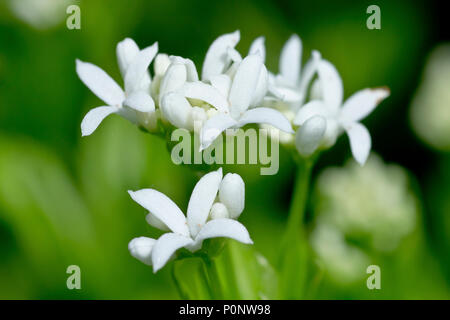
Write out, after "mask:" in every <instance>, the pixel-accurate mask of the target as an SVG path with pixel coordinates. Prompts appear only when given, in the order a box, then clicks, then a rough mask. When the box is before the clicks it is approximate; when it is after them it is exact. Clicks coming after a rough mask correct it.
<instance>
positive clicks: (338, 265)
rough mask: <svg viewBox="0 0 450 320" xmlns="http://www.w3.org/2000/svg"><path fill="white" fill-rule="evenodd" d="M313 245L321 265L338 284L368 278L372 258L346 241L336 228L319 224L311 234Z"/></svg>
mask: <svg viewBox="0 0 450 320" xmlns="http://www.w3.org/2000/svg"><path fill="white" fill-rule="evenodd" d="M311 245H312V247H313V249H314V251H315V253H316V255H317V258H318V259H319V261H318V262H319V265H320V266H321V267H322V268H323V269H325V270H326V272H327V273H328V274H329V275H330V277H331V279H333V280H335V281H336V282H338V283H351V282H354V281H358V280H360V279H362V278H363V277H365V276H366V268H367V266H368V265H369V264H370V258H369V257H368V256H367V255H366V254H365V253H364V252H363V251H362V250H360V249H358V248H357V247H356V246H354V245H351V244H349V243H347V242H346V241H345V237H344V235H343V234H342V232H341V231H340V230H339V229H337V228H336V227H335V226H333V225H330V224H327V223H319V224H318V226H317V227H316V228H315V229H314V231H313V232H312V234H311Z"/></svg>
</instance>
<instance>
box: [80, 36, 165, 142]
mask: <svg viewBox="0 0 450 320" xmlns="http://www.w3.org/2000/svg"><path fill="white" fill-rule="evenodd" d="M116 51H117V59H118V64H119V68H120V72H121V73H122V76H123V78H124V84H125V90H122V88H121V87H120V86H119V85H118V84H117V83H116V82H115V81H114V80H113V79H112V78H111V77H110V76H109V75H108V74H107V73H106V72H105V71H103V70H102V69H100V68H99V67H97V66H96V65H93V64H91V63H88V62H82V61H80V60H78V59H77V60H76V71H77V74H78V76H79V77H80V79H81V81H83V83H84V84H85V85H86V86H87V87H88V88H89V89H90V90H91V91H92V92H93V93H94V94H95V95H96V96H97V97H99V98H100V99H101V100H103V101H104V102H105V103H106V105H105V106H101V107H97V108H94V109H92V110H91V111H89V112H88V113H87V114H86V116H85V117H84V119H83V121H82V123H81V132H82V135H83V136H88V135H90V134H92V133H93V132H94V131H95V130H96V129H97V127H98V126H99V125H100V123H101V122H102V121H103V119H105V118H106V117H107V116H109V115H110V114H113V113H115V114H119V115H121V116H123V117H124V118H126V119H128V120H130V121H131V122H133V123H135V124H137V125H139V126H142V127H144V128H145V129H147V130H149V131H151V130H154V128H155V126H156V119H155V103H154V102H153V99H152V97H151V96H150V92H149V89H150V82H151V79H150V76H149V74H148V70H147V69H148V66H149V65H150V63H151V62H152V60H153V58H154V57H155V55H156V53H157V51H158V44H157V43H154V44H153V45H152V46H150V47H147V48H145V49H143V50H139V48H138V46H137V45H136V43H135V42H134V41H133V40H131V39H125V40H124V41H122V42H120V43H119V44H118V45H117V50H116Z"/></svg>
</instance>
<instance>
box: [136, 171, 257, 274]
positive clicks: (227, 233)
mask: <svg viewBox="0 0 450 320" xmlns="http://www.w3.org/2000/svg"><path fill="white" fill-rule="evenodd" d="M238 177H239V176H238ZM233 187H236V189H237V191H238V192H234V194H233V192H230V188H233ZM219 190H221V191H219ZM218 192H219V193H222V196H221V197H220V198H221V199H226V200H225V202H226V203H222V202H217V201H216V198H217V194H218ZM129 194H130V196H131V197H132V198H133V200H134V201H136V202H137V203H139V204H140V205H141V206H142V207H144V208H145V209H147V210H148V211H149V212H150V213H149V214H148V215H147V218H146V220H147V222H148V223H149V224H151V225H152V226H155V227H157V228H160V229H162V230H170V231H172V232H169V233H165V234H163V235H162V236H161V237H160V238H159V239H158V240H155V239H150V238H145V237H140V238H135V239H133V240H132V241H131V242H130V243H129V245H128V247H129V250H130V253H131V255H132V256H133V257H135V258H137V259H138V260H140V261H142V262H144V263H146V264H148V265H153V270H154V272H156V271H158V270H159V269H161V268H162V267H163V266H164V265H165V264H166V263H167V262H168V261H169V259H170V258H171V257H172V256H173V255H174V253H175V252H176V251H177V250H178V249H180V248H183V247H184V248H187V249H188V250H190V251H191V252H194V251H197V250H199V249H200V248H201V246H202V243H203V240H205V239H210V238H217V237H227V238H231V239H235V240H237V241H240V242H242V243H245V244H252V243H253V242H252V240H251V239H250V236H249V234H248V231H247V229H246V228H245V227H244V226H243V225H242V224H241V223H239V222H237V221H236V220H234V219H233V218H232V216H231V214H229V212H230V213H232V215H233V216H239V214H240V213H241V212H242V210H243V202H244V182H243V181H242V179H240V177H239V178H237V177H236V175H230V174H228V175H226V176H225V178H224V179H222V169H219V170H217V171H213V172H210V173H208V174H206V175H204V176H203V177H202V178H201V179H200V180H199V181H198V183H197V184H196V185H195V187H194V190H193V191H192V195H191V198H190V200H189V204H188V208H187V217H186V216H185V215H184V214H183V212H182V211H181V210H180V208H178V206H177V205H176V204H175V203H174V202H173V201H172V200H170V199H169V198H168V197H167V196H165V195H164V194H162V193H160V192H158V191H156V190H153V189H143V190H139V191H136V192H133V191H129ZM230 196H234V197H235V200H234V201H235V202H236V203H234V202H233V200H232V199H231V198H230ZM221 201H222V200H221Z"/></svg>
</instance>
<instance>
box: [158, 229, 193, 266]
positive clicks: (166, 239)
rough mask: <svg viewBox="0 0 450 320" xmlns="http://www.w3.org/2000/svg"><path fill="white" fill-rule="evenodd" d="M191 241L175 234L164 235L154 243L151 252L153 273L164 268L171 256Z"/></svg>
mask: <svg viewBox="0 0 450 320" xmlns="http://www.w3.org/2000/svg"><path fill="white" fill-rule="evenodd" d="M192 242H193V241H192V239H191V238H188V237H185V236H182V235H179V234H175V233H165V234H163V235H162V236H161V237H160V238H159V239H158V240H157V241H156V243H155V245H154V246H153V250H152V263H153V272H157V271H158V270H159V269H161V268H162V267H164V266H165V264H166V263H167V261H169V259H170V258H171V257H172V255H173V254H174V253H175V251H177V250H178V249H180V248H183V247H185V246H187V245H189V244H191V243H192Z"/></svg>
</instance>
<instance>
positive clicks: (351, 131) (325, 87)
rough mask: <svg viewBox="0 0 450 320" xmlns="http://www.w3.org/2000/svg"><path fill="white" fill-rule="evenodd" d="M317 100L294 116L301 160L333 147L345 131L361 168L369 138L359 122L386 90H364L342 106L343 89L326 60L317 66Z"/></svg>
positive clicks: (368, 146)
mask: <svg viewBox="0 0 450 320" xmlns="http://www.w3.org/2000/svg"><path fill="white" fill-rule="evenodd" d="M318 75H319V88H320V99H314V100H311V101H310V102H308V103H307V104H305V105H304V106H303V107H302V108H301V109H300V110H299V111H298V113H297V114H296V116H295V119H294V124H296V125H298V126H300V128H299V130H298V131H297V135H296V147H297V150H298V151H299V153H300V154H301V155H303V156H309V155H311V154H312V153H314V152H315V151H316V150H317V149H318V148H319V147H324V148H328V147H331V146H332V145H334V143H335V142H336V139H337V137H338V136H339V135H340V134H341V133H342V132H343V131H345V132H346V133H347V135H348V137H349V139H350V148H351V151H352V154H353V157H354V158H355V160H356V161H357V162H358V163H359V164H361V165H362V164H364V163H365V162H366V160H367V157H368V156H369V153H370V148H371V138H370V134H369V131H368V130H367V128H366V127H365V126H364V125H362V124H361V123H360V122H359V121H361V120H362V119H364V118H365V117H366V116H368V115H369V114H370V113H371V112H372V111H373V110H374V109H375V107H376V106H377V105H378V104H379V103H380V102H381V101H383V100H384V99H385V98H387V97H388V96H389V90H388V89H387V88H375V89H364V90H361V91H358V92H356V93H355V94H353V95H352V96H351V97H350V98H348V99H347V100H346V101H345V102H344V103H343V85H342V79H341V77H340V76H339V73H338V72H337V70H336V68H335V67H334V66H333V65H332V64H331V63H330V62H329V61H326V60H321V61H320V62H319V66H318Z"/></svg>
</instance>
